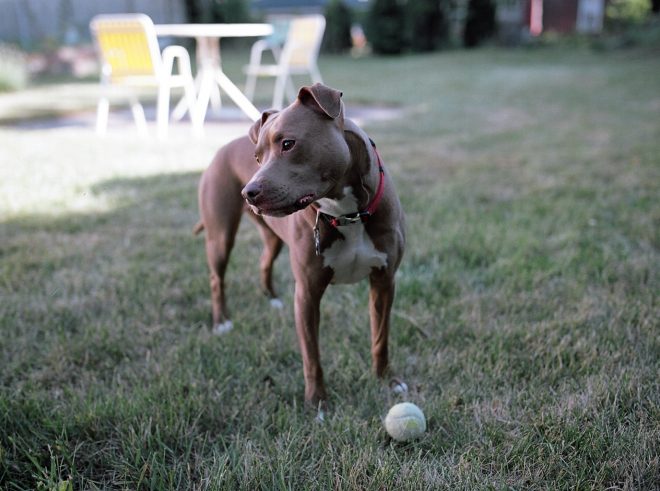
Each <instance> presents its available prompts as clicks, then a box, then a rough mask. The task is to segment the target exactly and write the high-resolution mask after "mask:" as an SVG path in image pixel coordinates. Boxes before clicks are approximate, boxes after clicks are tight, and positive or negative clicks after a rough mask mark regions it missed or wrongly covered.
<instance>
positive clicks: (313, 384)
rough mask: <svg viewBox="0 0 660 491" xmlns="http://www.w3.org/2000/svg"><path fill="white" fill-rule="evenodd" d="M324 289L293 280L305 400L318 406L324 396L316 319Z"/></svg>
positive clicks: (319, 315) (317, 320)
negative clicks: (294, 282) (294, 283)
mask: <svg viewBox="0 0 660 491" xmlns="http://www.w3.org/2000/svg"><path fill="white" fill-rule="evenodd" d="M324 290H325V287H319V286H316V288H315V287H314V286H311V285H309V284H308V283H307V282H304V281H296V287H295V299H294V309H295V317H296V333H297V334H298V342H299V343H300V351H301V354H302V361H303V374H304V377H305V402H306V403H307V404H309V405H311V406H313V407H314V408H318V409H321V407H320V405H322V404H323V403H324V401H325V400H326V399H327V397H326V392H325V385H324V383H323V370H322V369H321V359H320V355H319V321H320V317H321V297H322V296H323V292H324Z"/></svg>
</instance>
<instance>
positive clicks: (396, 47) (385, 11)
mask: <svg viewBox="0 0 660 491" xmlns="http://www.w3.org/2000/svg"><path fill="white" fill-rule="evenodd" d="M366 27H367V38H368V39H369V41H370V42H371V47H372V48H373V50H374V52H375V53H379V54H386V55H395V54H399V53H401V52H402V51H403V50H404V49H405V47H406V46H405V44H406V43H405V11H404V8H403V6H402V4H401V3H400V2H399V1H398V0H374V2H373V3H372V4H371V8H370V9H369V12H368V17H367V26H366Z"/></svg>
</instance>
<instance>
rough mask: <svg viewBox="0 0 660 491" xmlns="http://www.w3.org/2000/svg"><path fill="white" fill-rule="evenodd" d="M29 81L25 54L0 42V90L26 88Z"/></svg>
mask: <svg viewBox="0 0 660 491" xmlns="http://www.w3.org/2000/svg"><path fill="white" fill-rule="evenodd" d="M27 81H28V71H27V65H26V62H25V56H24V55H23V54H22V53H21V52H20V51H18V50H16V49H15V48H13V47H11V46H8V45H3V44H0V92H8V91H14V90H19V89H22V88H25V86H26V85H27Z"/></svg>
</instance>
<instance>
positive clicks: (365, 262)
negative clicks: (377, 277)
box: [318, 187, 387, 283]
mask: <svg viewBox="0 0 660 491" xmlns="http://www.w3.org/2000/svg"><path fill="white" fill-rule="evenodd" d="M318 204H319V205H320V207H321V211H322V212H323V213H327V214H328V215H332V216H340V215H346V214H349V213H355V212H357V211H358V209H357V200H356V199H355V195H354V194H353V188H351V187H346V188H344V197H343V198H342V199H340V200H331V199H328V198H322V199H320V200H318ZM339 231H340V232H341V234H342V235H343V236H344V239H343V240H342V239H337V240H335V241H334V242H333V243H332V245H331V246H330V247H328V248H327V249H325V250H324V251H323V253H322V256H323V265H324V266H327V267H330V268H332V270H333V271H334V275H333V277H332V283H355V282H357V281H360V280H361V279H363V278H365V277H366V276H368V275H369V273H370V272H371V269H372V268H382V267H385V266H387V254H385V253H384V252H381V251H379V250H378V249H376V247H375V246H374V243H373V242H372V241H371V238H370V237H369V234H367V231H366V230H365V229H364V225H363V224H361V223H355V224H352V225H346V226H343V227H339Z"/></svg>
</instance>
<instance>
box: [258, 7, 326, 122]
mask: <svg viewBox="0 0 660 491" xmlns="http://www.w3.org/2000/svg"><path fill="white" fill-rule="evenodd" d="M324 32H325V17H323V16H322V15H306V16H301V17H294V18H292V19H291V22H290V24H289V30H288V32H287V35H286V40H285V42H284V46H283V47H282V51H281V52H280V53H278V52H277V51H274V52H275V55H276V61H277V64H275V65H262V64H261V55H262V53H263V51H264V46H263V43H262V44H259V41H257V43H255V45H254V46H253V49H252V52H251V54H250V64H249V65H247V66H246V67H245V73H246V74H247V80H246V83H245V95H246V96H247V98H248V99H250V100H252V98H253V96H254V91H255V88H256V85H257V77H275V90H274V93H273V107H274V108H276V109H281V108H282V106H283V103H284V92H285V91H286V92H287V95H288V96H289V99H290V100H293V99H294V98H295V96H296V94H295V91H294V87H293V83H292V81H291V75H301V74H309V75H310V77H311V79H312V81H313V82H319V83H323V79H322V78H321V72H320V71H319V68H318V66H317V59H318V56H319V50H320V48H321V41H322V40H323V33H324Z"/></svg>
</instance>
